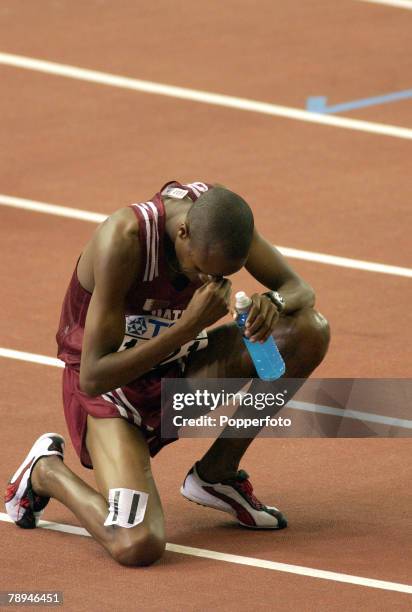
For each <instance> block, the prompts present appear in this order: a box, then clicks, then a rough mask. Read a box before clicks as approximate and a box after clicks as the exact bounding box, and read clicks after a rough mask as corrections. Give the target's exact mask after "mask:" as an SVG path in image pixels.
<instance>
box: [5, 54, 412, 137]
mask: <svg viewBox="0 0 412 612" xmlns="http://www.w3.org/2000/svg"><path fill="white" fill-rule="evenodd" d="M0 64H3V65H4V66H12V67H14V68H22V69H25V70H34V71H36V72H42V73H45V74H52V75H54V76H61V77H67V78H70V79H76V80H80V81H86V82H89V83H97V84H100V85H109V86H111V87H118V88H121V89H129V90H134V91H139V92H141V93H148V94H154V95H160V96H166V97H169V98H177V99H179V100H188V101H190V102H198V103H202V104H209V105H211V106H223V107H225V108H232V109H236V110H242V111H249V112H253V113H259V114H262V115H272V116H277V117H283V118H286V119H295V120H296V121H306V122H308V123H317V124H320V125H329V126H332V127H339V128H344V129H349V130H357V131H361V132H368V133H370V134H380V135H383V136H393V137H396V138H405V139H407V140H412V129H409V128H404V127H400V126H396V125H389V124H385V123H375V122H371V121H362V120H359V119H350V118H348V117H336V116H334V115H324V114H318V113H313V112H309V111H306V110H303V109H300V108H292V107H289V106H280V105H278V104H270V103H268V102H259V101H258V100H250V99H248V98H238V97H235V96H229V95H225V94H217V93H211V92H208V91H201V90H198V89H190V88H187V87H177V86H175V85H167V84H165V83H155V82H153V81H143V80H141V79H134V78H130V77H125V76H120V75H116V74H111V73H108V72H101V71H98V70H89V69H86V68H80V67H78V66H72V65H68V64H59V63H57V62H50V61H47V60H41V59H37V58H33V57H26V56H22V55H14V54H11V53H0Z"/></svg>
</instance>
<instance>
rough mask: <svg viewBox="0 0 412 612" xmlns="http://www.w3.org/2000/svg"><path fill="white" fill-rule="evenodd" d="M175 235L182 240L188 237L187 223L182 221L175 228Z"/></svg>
mask: <svg viewBox="0 0 412 612" xmlns="http://www.w3.org/2000/svg"><path fill="white" fill-rule="evenodd" d="M177 235H178V236H179V238H181V239H182V240H186V239H187V238H189V226H188V225H187V223H182V224H181V225H180V226H179V228H178V230H177Z"/></svg>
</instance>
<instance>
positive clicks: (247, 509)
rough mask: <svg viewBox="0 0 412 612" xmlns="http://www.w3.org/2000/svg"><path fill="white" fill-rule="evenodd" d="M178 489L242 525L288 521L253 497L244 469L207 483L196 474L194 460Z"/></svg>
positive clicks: (278, 526)
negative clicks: (232, 516)
mask: <svg viewBox="0 0 412 612" xmlns="http://www.w3.org/2000/svg"><path fill="white" fill-rule="evenodd" d="M180 492H181V494H182V495H183V497H186V499H189V500H190V501H192V502H195V503H196V504H200V505H201V506H208V507H209V508H215V509H216V510H222V511H223V512H228V513H229V514H232V515H234V516H235V517H236V518H237V520H238V522H239V523H240V524H241V525H243V526H244V527H249V528H251V529H284V528H285V527H287V525H288V523H287V520H286V517H285V516H284V515H283V514H282V513H281V512H280V510H278V509H277V508H275V507H274V506H265V505H264V504H262V503H261V502H260V501H259V500H258V499H257V498H256V497H255V495H254V494H253V487H252V484H251V482H250V481H249V475H248V474H247V473H246V472H245V471H244V470H239V471H238V472H237V474H236V476H235V478H230V479H228V480H223V481H222V482H213V483H211V482H206V481H205V480H202V479H201V478H200V476H199V474H198V472H197V464H195V465H194V466H193V467H192V469H191V470H190V472H189V473H188V474H187V476H186V478H185V481H184V483H183V486H182V487H181V489H180Z"/></svg>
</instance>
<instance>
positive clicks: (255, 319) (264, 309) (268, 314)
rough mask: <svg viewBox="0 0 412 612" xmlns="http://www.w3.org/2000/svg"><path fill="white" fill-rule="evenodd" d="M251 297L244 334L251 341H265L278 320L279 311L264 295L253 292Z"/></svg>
mask: <svg viewBox="0 0 412 612" xmlns="http://www.w3.org/2000/svg"><path fill="white" fill-rule="evenodd" d="M251 299H252V305H251V307H250V310H249V316H248V318H247V319H246V326H245V327H246V329H245V336H246V337H247V338H249V340H251V341H252V342H266V340H267V339H268V338H269V336H270V335H271V334H272V332H273V330H274V329H275V327H276V324H277V322H278V321H279V311H278V309H277V308H276V306H275V304H274V303H273V302H272V301H271V300H270V299H269V298H268V297H267V296H266V295H259V293H254V294H253V295H252V297H251Z"/></svg>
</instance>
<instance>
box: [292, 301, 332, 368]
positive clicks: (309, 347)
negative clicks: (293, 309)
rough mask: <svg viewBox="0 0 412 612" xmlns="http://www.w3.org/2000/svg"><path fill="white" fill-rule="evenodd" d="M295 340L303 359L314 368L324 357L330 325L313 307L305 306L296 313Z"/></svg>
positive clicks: (327, 345)
mask: <svg viewBox="0 0 412 612" xmlns="http://www.w3.org/2000/svg"><path fill="white" fill-rule="evenodd" d="M297 316H298V320H297V325H296V335H297V337H296V342H297V347H298V352H299V353H300V354H301V355H302V356H303V357H304V361H305V362H306V363H307V364H308V365H310V367H311V368H312V369H315V368H316V367H317V366H318V365H319V364H320V363H321V362H322V361H323V359H324V357H325V355H326V353H327V350H328V347H329V342H330V325H329V322H328V321H327V319H326V318H325V317H324V316H323V315H322V314H321V313H320V312H318V311H317V310H315V309H314V308H305V309H304V310H302V311H301V312H300V313H299V314H298V315H297Z"/></svg>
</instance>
